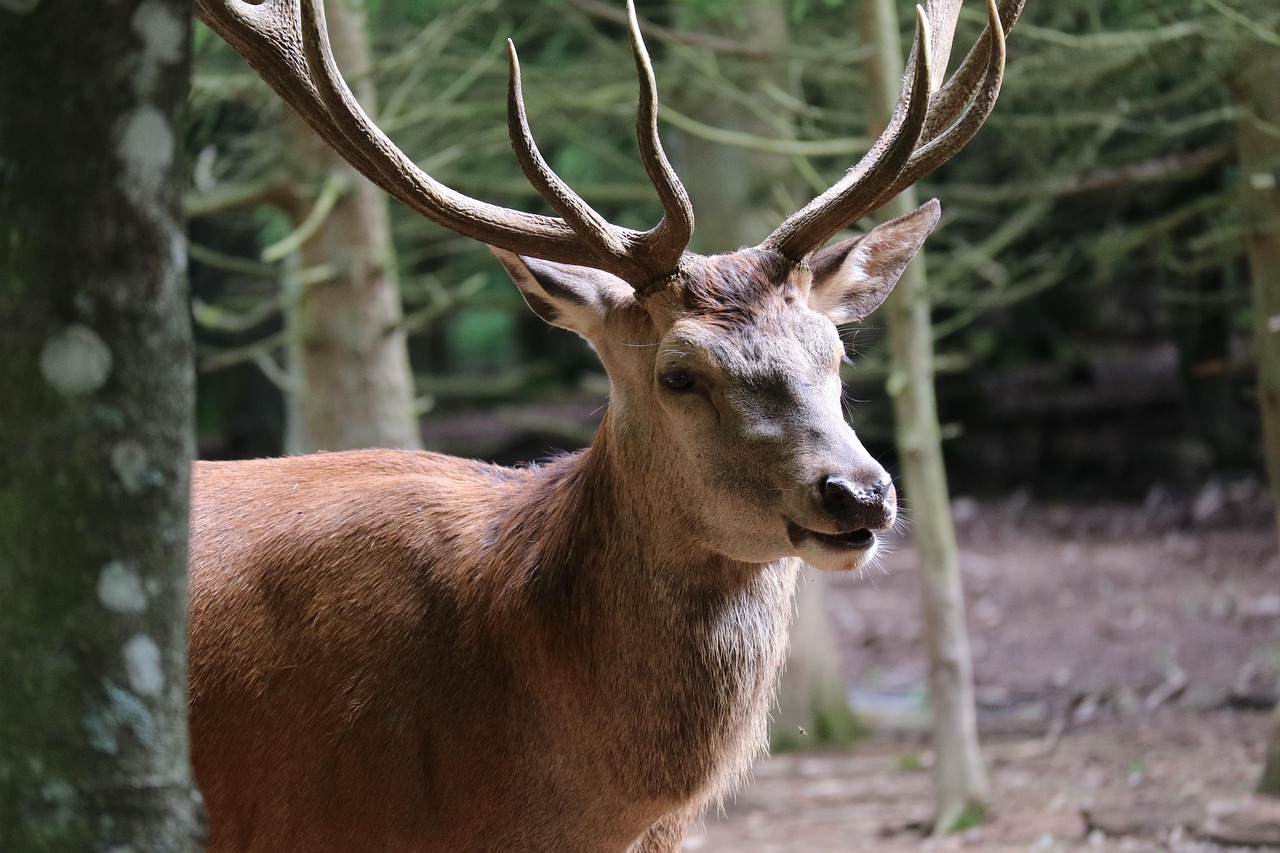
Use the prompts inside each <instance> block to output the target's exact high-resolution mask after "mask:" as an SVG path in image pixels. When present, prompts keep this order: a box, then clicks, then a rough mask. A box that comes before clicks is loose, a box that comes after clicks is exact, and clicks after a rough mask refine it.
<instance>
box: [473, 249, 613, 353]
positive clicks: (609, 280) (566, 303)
mask: <svg viewBox="0 0 1280 853" xmlns="http://www.w3.org/2000/svg"><path fill="white" fill-rule="evenodd" d="M489 251H491V252H493V254H494V255H495V256H496V257H497V258H498V260H500V261H502V265H503V266H504V267H506V268H507V273H508V274H509V275H510V276H511V280H512V281H514V282H515V283H516V287H518V288H519V289H520V293H521V295H522V296H524V301H525V302H526V303H528V305H529V307H530V308H532V309H533V313H535V314H537V315H538V316H539V317H541V318H542V319H543V320H545V321H546V322H548V323H550V324H551V325H553V326H559V327H560V328H562V329H568V330H569V331H571V332H577V333H578V334H580V335H582V336H583V337H585V338H590V337H592V333H593V332H595V331H596V330H598V329H599V328H600V325H601V324H602V323H603V322H604V318H605V316H606V315H607V314H608V313H609V312H610V311H612V310H615V309H616V308H619V307H621V306H622V305H624V304H626V303H627V302H632V301H634V300H635V293H634V291H633V290H632V289H631V287H630V285H628V284H627V283H626V282H624V281H623V280H622V279H620V278H618V277H617V276H615V275H610V274H609V273H607V272H602V271H601V270H595V269H591V268H590V267H578V266H573V265H572V264H560V263H555V262H554V261H541V260H538V259H537V258H528V257H525V256H524V255H517V254H515V253H514V252H508V251H506V250H505V249H498V248H496V247H494V246H490V247H489Z"/></svg>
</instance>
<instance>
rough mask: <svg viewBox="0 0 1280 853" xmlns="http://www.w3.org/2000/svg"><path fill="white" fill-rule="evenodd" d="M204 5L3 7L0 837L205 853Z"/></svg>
mask: <svg viewBox="0 0 1280 853" xmlns="http://www.w3.org/2000/svg"><path fill="white" fill-rule="evenodd" d="M190 31H191V4H190V3H189V2H187V0H118V2H114V3H82V2H78V0H0V116H3V119H2V120H0V317H3V318H4V324H5V328H4V332H3V334H0V400H3V403H2V405H3V410H4V414H3V416H0V601H2V602H3V605H2V607H3V611H2V615H0V685H3V687H2V688H0V689H3V691H4V699H3V700H2V701H0V850H6V851H8V850H12V851H19V850H21V851H44V850H67V851H82V850H107V849H111V850H125V849H129V850H148V851H178V850H195V849H197V847H198V835H199V808H198V805H197V803H198V798H197V796H196V794H195V789H194V787H193V786H192V783H191V778H190V773H189V770H188V766H187V733H186V699H185V685H186V583H185V577H186V574H185V562H186V534H187V488H188V471H189V464H190V460H191V455H192V445H193V442H192V435H193V400H192V394H193V391H192V389H193V381H192V347H191V329H190V324H189V320H188V311H187V292H186V279H185V258H186V246H185V241H184V237H183V219H182V205H181V190H182V187H183V184H184V169H183V166H184V164H183V162H182V157H181V139H182V135H183V121H182V118H181V113H182V111H183V108H184V106H185V102H186V95H187V90H188V86H189V51H190V48H189V44H188V39H189V36H190Z"/></svg>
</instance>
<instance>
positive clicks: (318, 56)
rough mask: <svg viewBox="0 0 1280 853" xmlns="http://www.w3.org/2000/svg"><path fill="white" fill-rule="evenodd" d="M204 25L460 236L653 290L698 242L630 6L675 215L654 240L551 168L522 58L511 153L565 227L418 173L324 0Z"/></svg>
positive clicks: (322, 130) (668, 210)
mask: <svg viewBox="0 0 1280 853" xmlns="http://www.w3.org/2000/svg"><path fill="white" fill-rule="evenodd" d="M196 5H197V14H198V15H199V17H200V19H201V20H202V21H204V23H205V24H206V25H208V26H209V28H210V29H212V30H214V31H215V32H217V33H218V34H219V35H220V36H222V37H223V38H224V39H225V40H226V41H227V42H228V43H229V44H230V45H231V46H232V47H233V48H235V49H236V51H237V52H238V53H239V54H240V55H241V56H243V57H244V58H245V59H246V60H247V61H248V62H249V64H250V65H251V66H252V67H253V69H254V70H255V71H257V72H258V74H259V75H260V76H261V77H262V78H263V79H264V80H266V81H267V83H268V84H269V85H270V86H271V88H272V89H274V90H275V91H276V93H277V94H279V95H280V97H281V98H282V99H283V100H284V101H285V103H287V104H289V106H291V107H292V108H293V109H294V110H295V111H296V112H297V113H298V115H299V116H301V117H302V119H303V120H304V121H305V122H306V123H307V124H308V125H310V126H311V128H312V129H313V130H315V132H316V133H317V134H319V136H320V137H321V138H322V139H323V140H324V141H325V142H326V143H328V144H329V146H330V147H332V148H333V149H334V150H335V151H337V152H338V153H339V154H340V155H342V157H343V158H344V159H346V160H347V162H349V163H350V164H351V165H352V166H354V167H355V168H356V169H357V170H358V171H359V172H360V173H361V174H363V175H364V176H365V177H367V178H368V179H369V180H370V181H372V182H373V183H375V184H377V185H378V186H379V187H381V188H382V189H384V190H386V191H387V192H388V193H389V194H391V195H392V196H394V197H395V198H397V199H399V200H400V201H401V202H403V203H404V204H405V205H407V206H408V207H410V208H411V209H413V210H414V211H416V212H418V213H420V214H421V215H423V216H425V217H426V218H427V219H430V220H431V221H432V222H435V223H437V224H439V225H442V226H444V227H445V228H448V229H450V230H451V231H456V232H457V233H459V234H462V235H464V236H467V237H472V238H474V239H476V240H480V241H482V242H484V243H488V244H490V245H493V246H497V247H499V248H502V249H506V250H508V251H511V252H516V253H518V254H522V255H529V256H532V257H535V258H541V259H543V260H548V261H559V262H561V263H569V264H578V265H581V266H589V267H594V268H596V269H600V270H604V271H606V272H610V273H613V274H614V275H616V276H619V277H620V278H622V279H623V280H624V281H626V282H628V283H630V284H631V285H632V286H633V287H636V288H638V289H643V288H645V287H647V286H648V285H649V284H651V283H652V282H654V281H656V280H660V279H662V278H664V277H666V276H668V275H670V274H671V273H672V272H674V271H675V270H676V268H677V267H678V265H679V263H680V257H681V255H682V254H683V253H684V248H685V246H687V245H688V242H689V237H690V236H691V235H692V233H693V207H692V205H691V204H690V203H689V197H688V194H687V193H686V192H685V190H684V187H683V186H682V185H681V184H680V179H679V178H678V177H677V176H676V174H675V172H674V170H673V169H672V168H671V165H670V163H668V162H667V159H666V156H665V155H664V154H663V151H662V144H661V142H660V141H659V139H658V131H657V120H656V116H657V86H656V84H655V82H654V78H653V69H652V67H651V65H650V63H649V55H648V53H647V52H646V50H645V47H644V42H643V40H642V39H641V37H640V28H639V25H638V23H637V21H636V15H635V9H634V7H633V4H632V2H631V0H628V2H627V17H628V25H629V28H630V31H631V45H632V51H633V53H634V54H635V61H636V68H637V70H638V71H639V73H640V78H641V83H642V85H641V89H640V106H639V112H638V116H639V117H638V120H637V137H638V139H639V144H640V152H641V156H642V157H643V158H644V164H645V169H646V170H647V171H648V173H649V177H650V180H652V181H653V184H654V187H655V189H656V190H657V192H658V196H659V198H660V199H661V201H662V205H663V211H664V213H663V217H662V220H661V221H660V222H659V223H658V224H657V225H656V226H655V227H653V228H651V229H650V230H648V231H633V230H631V229H629V228H622V227H619V226H616V225H611V224H609V223H608V222H607V221H606V220H605V219H604V217H602V216H600V214H598V213H596V211H594V210H593V209H592V208H591V206H590V205H588V204H587V203H586V202H585V201H583V200H582V199H581V198H580V197H579V196H578V195H577V194H576V193H574V191H573V190H572V189H570V188H569V186H568V185H567V184H566V183H565V182H564V181H563V180H561V179H560V178H559V176H557V175H556V174H555V172H553V171H552V170H551V167H550V166H548V165H547V163H546V161H545V160H544V159H543V157H542V155H541V154H540V153H539V152H538V149H537V146H536V144H535V143H534V141H533V136H532V134H531V133H530V132H529V126H528V121H527V120H526V117H525V109H524V102H523V97H522V93H521V86H520V65H519V62H518V60H517V57H516V53H515V48H514V46H511V45H510V42H508V50H509V54H510V59H511V77H510V88H509V91H508V109H509V120H508V127H509V130H510V133H511V144H512V147H513V148H514V149H515V152H516V157H517V159H518V160H519V162H520V167H521V168H522V169H523V170H524V173H525V175H526V176H527V177H528V178H529V180H530V181H531V182H532V184H533V186H534V188H535V189H537V190H538V193H539V194H540V195H541V196H542V197H543V198H544V199H545V200H546V201H547V203H548V204H550V205H551V207H552V208H553V209H554V210H555V211H556V212H557V213H559V214H560V217H563V218H560V217H554V216H542V215H539V214H532V213H524V212H522V211H518V210H512V209H510V208H506V207H500V206H498V205H493V204H489V203H487V202H483V201H479V200H477V199H473V198H471V197H470V196H467V195H464V194H462V193H460V192H457V191H456V190H453V189H451V188H449V187H447V186H445V185H444V184H442V183H440V182H439V181H437V180H435V179H434V178H432V177H431V176H430V175H428V174H427V173H426V172H424V171H422V170H421V169H420V168H418V166H417V164H416V163H414V162H413V161H412V160H411V159H409V157H407V156H406V155H405V154H404V152H402V151H401V150H400V149H399V148H397V147H396V145H395V143H393V142H392V141H391V140H390V139H389V138H388V137H387V135H386V134H385V133H383V132H382V130H381V129H380V128H379V127H378V126H377V125H376V124H374V122H373V120H372V119H371V118H369V116H368V115H367V114H366V113H365V111H364V110H363V109H362V108H361V106H360V104H359V103H358V102H357V101H356V99H355V96H354V95H352V93H351V90H350V88H349V87H348V86H347V83H346V81H345V80H344V79H343V78H342V74H341V72H340V71H339V70H338V67H337V63H336V62H335V61H334V58H333V51H332V49H331V48H330V46H329V36H328V31H327V29H326V27H325V21H324V9H323V4H322V0H263V2H261V3H256V4H255V3H251V2H248V0H197V4H196Z"/></svg>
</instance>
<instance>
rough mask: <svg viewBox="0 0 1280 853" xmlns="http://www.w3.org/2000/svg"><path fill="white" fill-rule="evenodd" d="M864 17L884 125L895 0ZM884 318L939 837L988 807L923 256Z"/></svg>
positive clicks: (904, 202) (899, 210)
mask: <svg viewBox="0 0 1280 853" xmlns="http://www.w3.org/2000/svg"><path fill="white" fill-rule="evenodd" d="M948 1H950V0H948ZM863 10H864V17H863V21H864V27H863V32H864V33H865V34H866V36H867V38H869V39H870V40H871V41H872V42H873V43H874V44H875V45H876V48H877V50H876V54H875V57H874V58H873V59H872V62H871V65H872V66H873V67H872V86H871V87H870V91H871V93H872V97H873V101H872V107H873V109H872V112H873V114H874V115H877V116H879V117H881V120H882V121H883V120H887V118H888V116H889V114H890V112H891V111H892V110H893V104H894V102H895V101H896V100H897V96H898V89H899V86H900V84H901V81H902V76H903V71H904V63H903V58H902V47H901V42H900V30H899V27H898V19H897V11H896V9H895V8H894V0H864V4H863ZM874 130H875V131H876V132H878V131H879V130H880V128H874ZM916 205H917V199H916V194H915V190H914V189H909V190H907V191H906V192H904V193H903V194H902V195H900V196H898V198H896V199H894V200H893V201H892V202H890V203H889V204H887V205H885V207H884V208H883V209H882V213H883V215H884V217H885V218H891V217H895V216H900V215H902V214H904V213H907V212H908V211H910V210H912V209H914V208H915V207H916ZM885 310H886V312H887V313H888V319H889V354H890V360H891V367H890V375H889V381H888V391H889V394H890V396H891V397H892V398H893V406H894V422H895V423H894V430H895V434H896V439H897V445H898V455H899V457H900V458H901V460H902V473H903V480H904V482H903V485H904V486H905V487H906V488H905V492H906V498H907V507H908V509H909V510H910V515H911V519H912V532H913V534H914V537H915V541H916V548H917V549H918V550H919V553H920V567H921V570H922V571H923V573H924V577H923V578H922V583H921V586H920V589H921V597H922V598H921V606H922V609H923V616H924V634H925V647H926V650H927V653H928V656H929V699H930V704H931V706H932V712H933V723H932V725H933V747H934V752H935V760H934V765H933V785H934V798H935V818H934V831H935V832H939V833H941V832H948V831H950V830H951V829H952V828H953V827H954V826H955V824H956V823H957V821H959V820H960V819H961V817H962V816H964V815H965V814H966V813H967V812H969V813H972V812H974V811H980V810H982V809H983V808H985V806H986V804H987V800H988V798H989V796H990V789H989V787H988V784H987V775H986V771H985V769H984V768H983V764H982V755H981V753H980V751H979V749H978V728H977V719H976V712H975V703H974V692H973V660H972V657H971V655H970V652H969V635H968V632H967V629H966V627H965V609H964V593H963V591H962V589H961V583H960V570H959V560H958V557H957V550H956V536H955V528H954V526H953V524H952V520H951V507H950V500H949V498H948V494H947V479H946V470H945V468H944V467H943V460H942V438H941V433H940V430H939V427H938V411H937V399H936V396H935V393H934V384H933V335H932V324H931V319H930V305H929V288H928V280H927V277H926V273H925V264H924V256H923V255H919V256H917V257H916V259H915V260H913V261H912V262H911V264H910V265H909V266H908V267H907V269H906V271H905V272H904V273H903V275H902V278H901V280H900V281H899V282H898V286H897V287H896V288H895V289H894V291H893V293H892V294H891V295H890V297H889V299H888V301H887V302H886V303H885Z"/></svg>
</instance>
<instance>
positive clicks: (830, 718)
mask: <svg viewBox="0 0 1280 853" xmlns="http://www.w3.org/2000/svg"><path fill="white" fill-rule="evenodd" d="M812 714H813V717H812V722H811V724H810V728H799V727H797V728H796V729H794V730H790V731H780V730H776V729H775V730H774V731H772V732H770V735H769V749H770V750H771V751H772V752H775V753H783V752H803V751H805V750H810V749H840V748H845V747H849V746H853V745H854V744H855V743H857V742H858V741H860V740H863V739H864V738H866V737H867V735H868V734H870V732H868V730H867V727H866V726H865V725H863V723H862V720H861V719H859V718H858V715H857V714H856V713H854V712H853V711H852V710H851V709H850V708H849V706H848V705H845V704H842V703H838V702H814V703H813V708H812Z"/></svg>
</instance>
